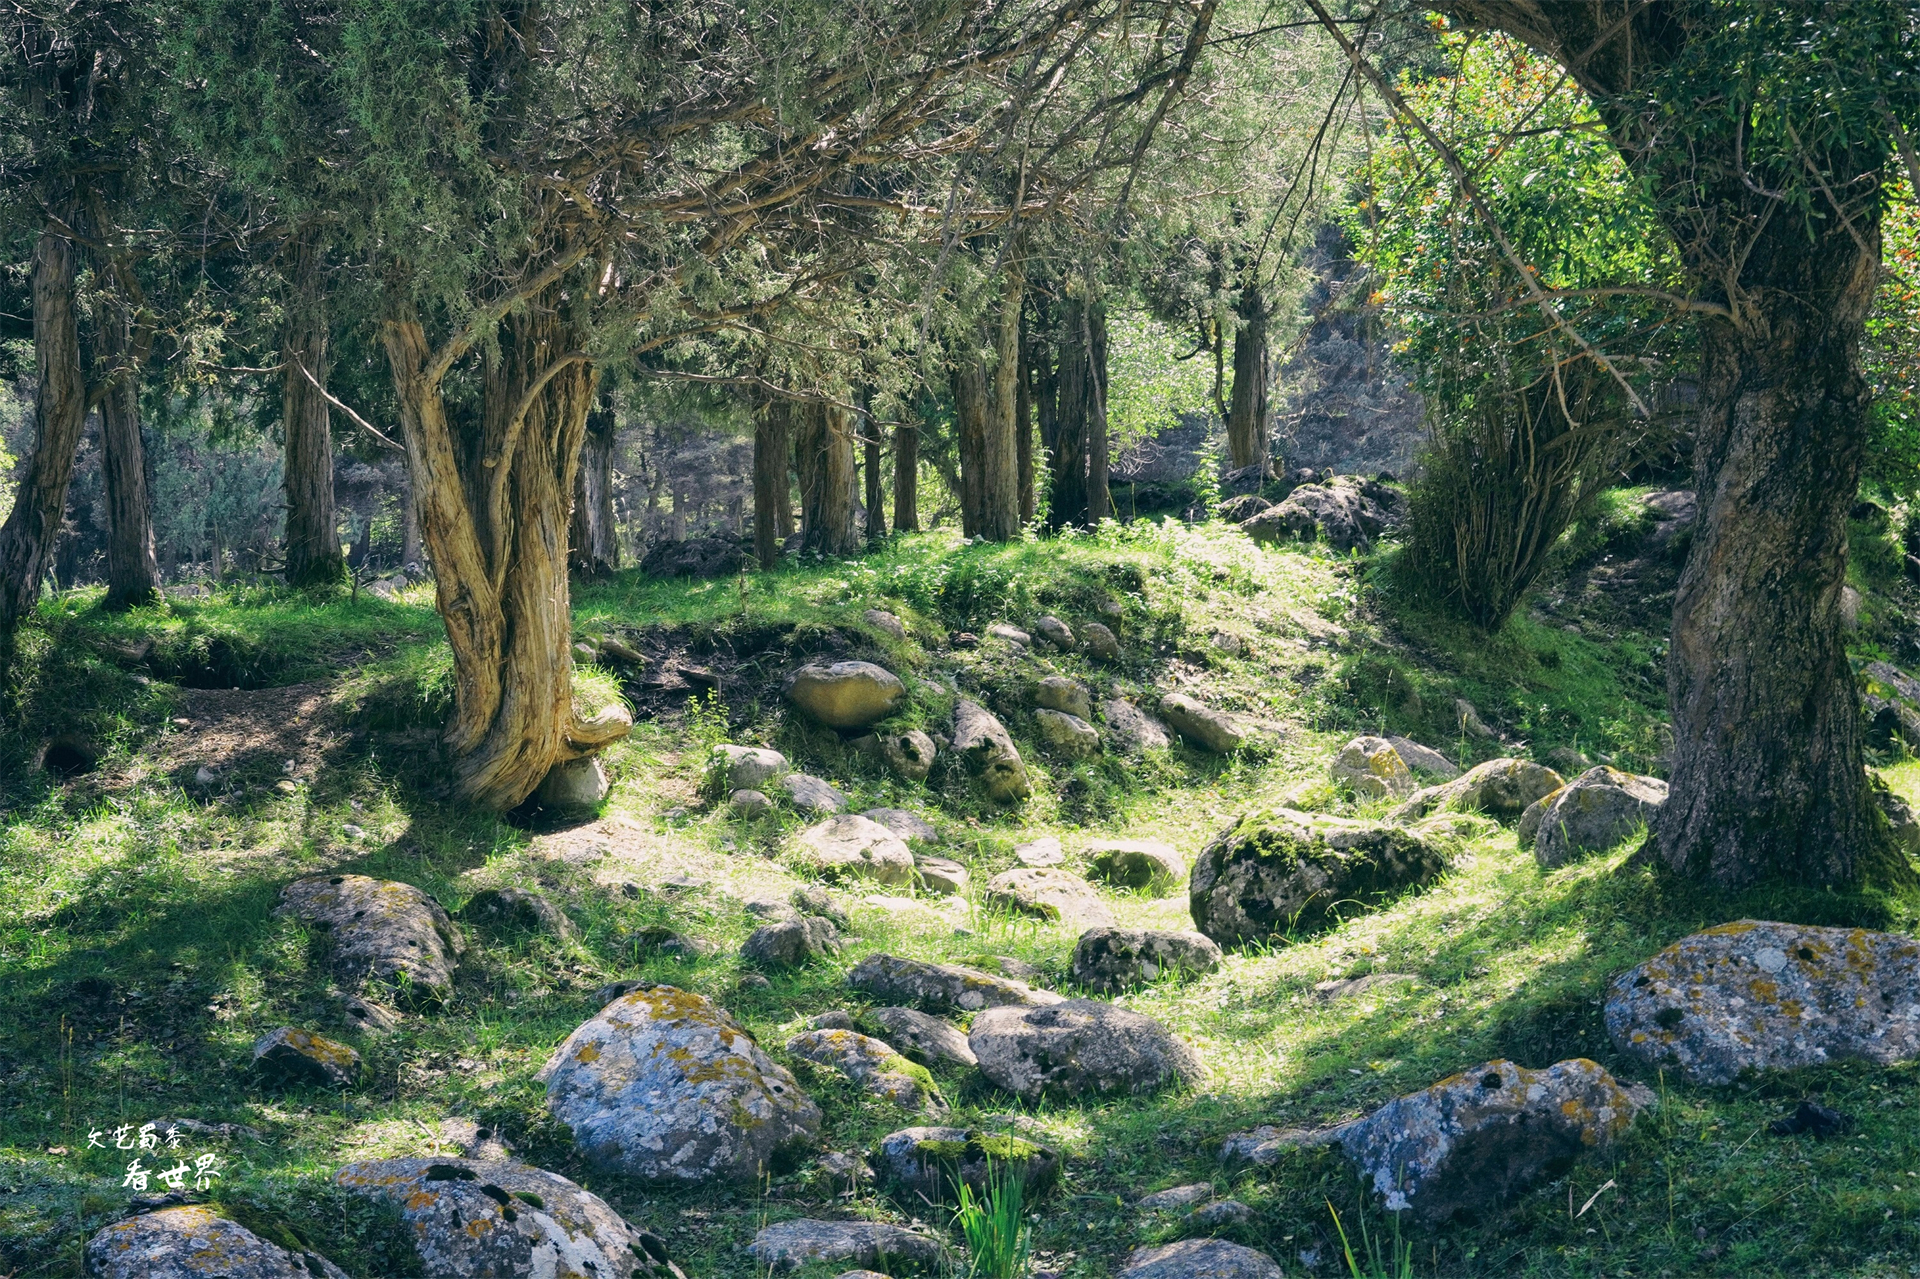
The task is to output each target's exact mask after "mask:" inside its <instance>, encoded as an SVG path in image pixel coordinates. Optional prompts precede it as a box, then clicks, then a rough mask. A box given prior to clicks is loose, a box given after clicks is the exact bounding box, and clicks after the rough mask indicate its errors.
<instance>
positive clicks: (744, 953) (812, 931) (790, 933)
mask: <svg viewBox="0 0 1920 1279" xmlns="http://www.w3.org/2000/svg"><path fill="white" fill-rule="evenodd" d="M839 951H840V930H839V929H837V928H835V927H834V926H833V921H832V920H831V919H822V918H820V917H819V916H818V915H796V916H794V917H793V918H791V919H782V920H779V921H776V922H775V923H771V924H762V925H761V926H760V927H758V928H756V929H754V930H753V932H752V933H751V934H750V935H749V936H748V937H747V940H746V943H745V944H744V945H742V946H741V947H740V954H741V957H742V958H744V959H745V960H746V961H747V962H748V963H750V964H753V965H755V966H756V967H759V968H804V967H805V966H806V965H808V964H811V963H813V962H814V961H815V960H817V959H825V958H827V957H828V956H830V955H835V954H838V953H839Z"/></svg>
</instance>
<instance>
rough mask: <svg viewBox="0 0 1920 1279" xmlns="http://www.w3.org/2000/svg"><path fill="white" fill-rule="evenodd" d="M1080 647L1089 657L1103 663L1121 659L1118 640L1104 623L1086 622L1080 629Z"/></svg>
mask: <svg viewBox="0 0 1920 1279" xmlns="http://www.w3.org/2000/svg"><path fill="white" fill-rule="evenodd" d="M1080 645H1081V647H1082V648H1083V649H1085V650H1086V653H1087V655H1088V656H1089V657H1097V658H1099V659H1100V660H1101V661H1103V662H1117V661H1119V660H1120V658H1121V651H1120V640H1119V637H1118V636H1116V635H1115V634H1114V633H1113V631H1112V630H1111V629H1110V628H1109V627H1108V626H1107V625H1106V624H1105V623H1104V622H1088V623H1086V624H1085V625H1084V626H1082V627H1081V628H1080Z"/></svg>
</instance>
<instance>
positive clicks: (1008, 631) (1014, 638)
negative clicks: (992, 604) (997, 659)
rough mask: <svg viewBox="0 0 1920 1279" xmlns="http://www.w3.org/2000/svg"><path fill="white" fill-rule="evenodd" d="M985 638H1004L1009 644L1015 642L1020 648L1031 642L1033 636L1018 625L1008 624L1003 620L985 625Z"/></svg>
mask: <svg viewBox="0 0 1920 1279" xmlns="http://www.w3.org/2000/svg"><path fill="white" fill-rule="evenodd" d="M987 638H989V639H997V640H1004V641H1006V642H1007V643H1009V644H1017V645H1019V646H1020V647H1021V648H1026V647H1027V646H1029V645H1030V644H1032V643H1033V636H1031V635H1029V634H1027V633H1026V632H1025V631H1023V630H1021V629H1020V628H1019V627H1018V626H1009V625H1008V624H1007V623H1005V622H995V623H993V625H991V626H989V627H987Z"/></svg>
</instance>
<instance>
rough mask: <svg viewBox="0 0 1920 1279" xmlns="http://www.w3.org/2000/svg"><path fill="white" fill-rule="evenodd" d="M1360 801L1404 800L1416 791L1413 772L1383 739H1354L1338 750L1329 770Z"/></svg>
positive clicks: (1335, 779)
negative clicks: (1349, 787) (1350, 789)
mask: <svg viewBox="0 0 1920 1279" xmlns="http://www.w3.org/2000/svg"><path fill="white" fill-rule="evenodd" d="M1330 771H1331V772H1332V773H1333V780H1334V781H1336V782H1345V783H1346V784H1347V785H1349V786H1351V787H1352V788H1353V793H1354V794H1355V795H1358V796H1359V797H1360V798H1361V799H1388V798H1392V799H1405V798H1406V797H1407V796H1409V795H1411V794H1413V792H1414V791H1415V790H1417V789H1419V788H1418V787H1417V786H1415V784H1414V781H1413V772H1412V770H1410V769H1409V768H1408V767H1407V764H1406V761H1405V760H1403V759H1401V758H1400V752H1399V751H1397V750H1395V749H1394V747H1393V743H1392V742H1389V741H1388V740H1387V739H1386V738H1384V737H1356V738H1354V739H1353V740H1352V741H1350V742H1348V743H1347V744H1346V745H1345V746H1342V747H1341V748H1340V753H1339V754H1338V755H1336V756H1334V757H1333V766H1332V768H1331V770H1330Z"/></svg>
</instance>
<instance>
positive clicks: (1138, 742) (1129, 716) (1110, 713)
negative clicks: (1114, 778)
mask: <svg viewBox="0 0 1920 1279" xmlns="http://www.w3.org/2000/svg"><path fill="white" fill-rule="evenodd" d="M1100 717H1101V718H1102V719H1104V720H1106V721H1107V731H1108V732H1109V733H1111V734H1112V735H1113V740H1114V744H1115V745H1117V746H1118V747H1120V749H1121V750H1125V751H1163V750H1165V749H1167V748H1168V747H1169V746H1171V745H1173V737H1172V734H1171V733H1170V732H1169V731H1168V729H1167V726H1166V725H1165V724H1162V723H1161V722H1160V721H1159V720H1157V719H1155V718H1154V717H1153V716H1151V715H1149V714H1147V713H1146V712H1145V711H1143V710H1141V709H1140V708H1139V707H1137V706H1135V705H1134V704H1133V703H1132V702H1124V701H1121V700H1119V699H1118V698H1115V699H1114V700H1112V701H1107V702H1102V703H1100Z"/></svg>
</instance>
